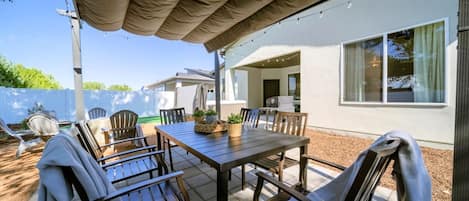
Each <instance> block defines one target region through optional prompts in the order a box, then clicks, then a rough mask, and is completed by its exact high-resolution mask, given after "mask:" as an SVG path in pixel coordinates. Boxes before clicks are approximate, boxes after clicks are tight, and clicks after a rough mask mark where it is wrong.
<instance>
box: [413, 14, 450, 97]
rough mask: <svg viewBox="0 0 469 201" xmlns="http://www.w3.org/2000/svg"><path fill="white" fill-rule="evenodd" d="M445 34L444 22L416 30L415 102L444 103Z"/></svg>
mask: <svg viewBox="0 0 469 201" xmlns="http://www.w3.org/2000/svg"><path fill="white" fill-rule="evenodd" d="M444 33H445V32H444V24H443V22H439V23H435V24H430V25H426V26H423V27H418V28H416V29H415V30H414V75H415V82H416V83H415V87H414V89H413V92H414V101H415V102H428V103H440V102H444V99H445V89H444V86H445V85H444V83H445V77H444V75H445V73H444V64H445V57H444V55H445V40H444V39H445V37H444V36H445V34H444Z"/></svg>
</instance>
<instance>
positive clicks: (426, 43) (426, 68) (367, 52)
mask: <svg viewBox="0 0 469 201" xmlns="http://www.w3.org/2000/svg"><path fill="white" fill-rule="evenodd" d="M383 41H386V42H383ZM343 50H344V54H343V60H344V66H343V100H344V101H345V102H368V103H373V102H375V103H376V102H378V103H444V102H445V28H444V22H437V23H432V24H428V25H424V26H420V27H416V28H412V29H406V30H402V31H397V32H392V33H388V34H385V35H383V36H381V37H376V38H371V39H367V40H362V41H357V42H352V43H347V44H344V46H343Z"/></svg>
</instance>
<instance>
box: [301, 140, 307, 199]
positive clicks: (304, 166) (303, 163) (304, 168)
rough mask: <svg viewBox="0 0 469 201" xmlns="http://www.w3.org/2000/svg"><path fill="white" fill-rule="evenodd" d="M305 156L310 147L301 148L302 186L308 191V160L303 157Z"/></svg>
mask: <svg viewBox="0 0 469 201" xmlns="http://www.w3.org/2000/svg"><path fill="white" fill-rule="evenodd" d="M303 154H308V145H307V144H306V145H304V146H302V147H300V178H299V181H300V184H301V185H302V187H303V189H305V190H306V187H307V185H308V171H307V170H308V160H306V158H303V157H301V156H302V155H303Z"/></svg>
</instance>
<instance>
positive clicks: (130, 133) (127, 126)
mask: <svg viewBox="0 0 469 201" xmlns="http://www.w3.org/2000/svg"><path fill="white" fill-rule="evenodd" d="M109 120H110V122H111V132H112V135H113V138H114V140H115V141H116V140H122V139H126V138H134V137H135V136H136V133H137V128H136V126H137V120H138V115H137V113H135V112H132V111H130V110H121V111H118V112H116V113H114V114H112V115H111V116H110V117H109Z"/></svg>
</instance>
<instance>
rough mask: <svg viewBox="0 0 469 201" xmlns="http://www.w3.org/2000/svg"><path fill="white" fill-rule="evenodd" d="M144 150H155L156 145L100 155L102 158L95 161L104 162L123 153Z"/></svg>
mask: <svg viewBox="0 0 469 201" xmlns="http://www.w3.org/2000/svg"><path fill="white" fill-rule="evenodd" d="M145 150H148V151H154V150H156V145H151V146H146V147H140V148H135V149H131V150H127V151H123V152H119V153H115V154H111V155H108V156H105V157H102V158H100V159H98V160H97V161H98V163H99V162H104V161H106V160H109V159H111V158H115V157H120V156H124V155H127V154H131V153H135V152H139V151H145Z"/></svg>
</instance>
